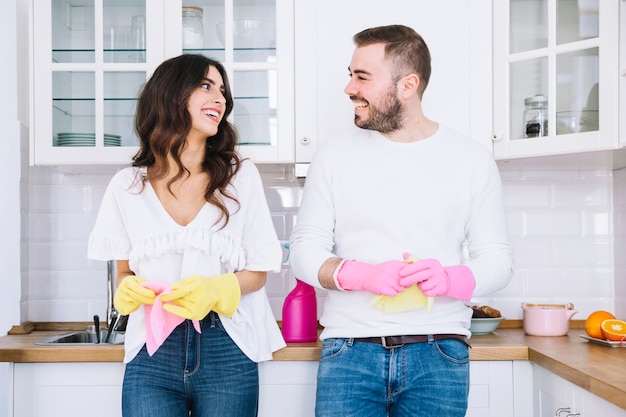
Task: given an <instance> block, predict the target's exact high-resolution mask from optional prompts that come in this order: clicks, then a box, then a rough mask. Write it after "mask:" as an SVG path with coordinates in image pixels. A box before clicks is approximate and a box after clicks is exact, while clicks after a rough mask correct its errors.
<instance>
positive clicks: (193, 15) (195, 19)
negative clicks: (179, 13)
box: [183, 6, 204, 49]
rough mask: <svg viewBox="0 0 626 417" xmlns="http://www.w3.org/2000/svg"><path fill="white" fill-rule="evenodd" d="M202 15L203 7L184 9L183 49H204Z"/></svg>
mask: <svg viewBox="0 0 626 417" xmlns="http://www.w3.org/2000/svg"><path fill="white" fill-rule="evenodd" d="M202 14H203V10H202V7H198V6H184V7H183V49H201V48H204V26H203V25H202Z"/></svg>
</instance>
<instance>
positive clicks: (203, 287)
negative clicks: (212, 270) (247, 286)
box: [161, 273, 241, 320]
mask: <svg viewBox="0 0 626 417" xmlns="http://www.w3.org/2000/svg"><path fill="white" fill-rule="evenodd" d="M171 287H172V290H173V291H172V292H170V293H168V294H164V295H162V296H161V301H163V302H164V303H165V304H164V305H163V309H164V310H167V311H169V312H170V313H174V314H176V315H178V316H180V317H184V318H186V319H189V320H202V319H203V318H205V317H206V315H207V314H209V312H210V311H211V310H213V311H215V312H216V313H219V314H223V315H225V316H227V317H230V316H232V315H233V314H235V311H237V306H238V305H239V300H240V298H241V289H240V288H239V281H238V280H237V276H235V274H233V273H229V274H222V275H215V276H212V277H203V276H200V275H194V276H190V277H187V278H183V279H181V280H179V281H176V282H175V283H173V284H172V286H171Z"/></svg>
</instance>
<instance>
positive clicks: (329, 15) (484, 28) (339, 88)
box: [295, 0, 492, 175]
mask: <svg viewBox="0 0 626 417" xmlns="http://www.w3.org/2000/svg"><path fill="white" fill-rule="evenodd" d="M491 3H492V2H491V0H472V1H467V0H440V1H431V0H414V1H411V2H407V1H406V0H387V1H386V2H385V3H384V5H383V7H381V3H380V2H379V1H377V0H359V1H357V0H350V1H348V0H344V1H335V0H315V1H313V0H310V1H297V2H296V9H295V23H296V25H295V28H296V29H295V39H296V46H297V47H296V51H295V58H296V61H295V62H296V109H297V111H296V119H295V120H296V135H295V138H296V140H295V144H296V163H297V165H296V171H297V172H299V173H300V174H301V175H304V174H305V172H306V167H307V164H308V162H310V160H311V158H312V157H313V155H314V153H315V152H316V150H317V149H319V147H320V146H322V145H323V144H324V143H326V142H328V141H330V140H335V139H341V137H342V136H343V135H346V134H349V133H350V131H351V130H352V129H355V127H354V122H353V120H354V110H353V105H352V103H351V102H350V100H349V98H348V96H347V95H346V94H345V93H344V91H343V90H344V88H345V86H346V84H347V83H348V81H349V79H350V78H349V73H348V66H349V65H350V60H351V58H352V53H353V51H354V43H353V42H352V36H353V35H354V34H355V33H357V32H359V31H361V30H363V29H366V28H368V27H372V26H378V25H389V24H405V25H408V26H411V27H413V28H414V29H415V30H416V31H417V32H418V33H420V34H421V35H422V36H423V37H424V39H425V41H426V43H427V44H428V46H429V49H430V52H431V58H432V75H431V78H430V82H429V84H428V88H427V89H426V91H425V94H424V98H423V102H424V111H425V113H426V115H427V116H428V117H429V118H431V119H433V120H436V121H437V122H440V123H442V124H445V125H447V126H448V127H450V128H452V129H454V130H457V131H459V132H461V133H463V134H465V135H467V136H469V137H471V138H472V139H474V140H476V141H477V142H480V143H481V144H483V145H484V146H485V147H487V148H489V149H491V147H492V143H491V134H492V101H491V100H492V94H491V88H492V73H491V69H492V66H491V59H492V57H491V52H492V51H491V43H492V38H491V34H492V26H491V13H492V9H491ZM331 10H332V12H330V11H331ZM451 28H453V30H451Z"/></svg>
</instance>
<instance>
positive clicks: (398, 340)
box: [353, 334, 471, 349]
mask: <svg viewBox="0 0 626 417" xmlns="http://www.w3.org/2000/svg"><path fill="white" fill-rule="evenodd" d="M430 337H431V339H429V336H428V335H414V336H383V337H355V338H354V339H353V340H354V341H355V342H367V343H376V344H378V345H382V346H383V347H384V348H387V349H390V348H395V347H400V346H403V345H408V344H411V343H424V342H428V341H429V340H443V339H456V340H460V341H461V342H463V343H465V344H466V345H467V346H468V347H471V345H470V344H469V341H468V340H467V337H465V336H461V335H460V334H433V335H431V336H430Z"/></svg>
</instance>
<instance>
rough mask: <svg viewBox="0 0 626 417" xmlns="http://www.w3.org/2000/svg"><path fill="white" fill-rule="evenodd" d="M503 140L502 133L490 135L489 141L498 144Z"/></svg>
mask: <svg viewBox="0 0 626 417" xmlns="http://www.w3.org/2000/svg"><path fill="white" fill-rule="evenodd" d="M503 138H504V136H502V133H493V134H492V135H491V140H492V141H494V142H500V141H501V140H502V139H503Z"/></svg>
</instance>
